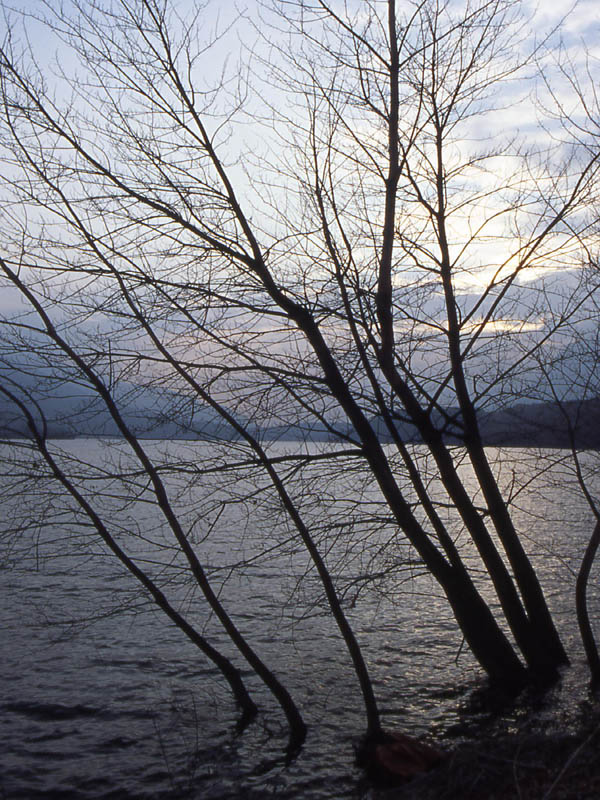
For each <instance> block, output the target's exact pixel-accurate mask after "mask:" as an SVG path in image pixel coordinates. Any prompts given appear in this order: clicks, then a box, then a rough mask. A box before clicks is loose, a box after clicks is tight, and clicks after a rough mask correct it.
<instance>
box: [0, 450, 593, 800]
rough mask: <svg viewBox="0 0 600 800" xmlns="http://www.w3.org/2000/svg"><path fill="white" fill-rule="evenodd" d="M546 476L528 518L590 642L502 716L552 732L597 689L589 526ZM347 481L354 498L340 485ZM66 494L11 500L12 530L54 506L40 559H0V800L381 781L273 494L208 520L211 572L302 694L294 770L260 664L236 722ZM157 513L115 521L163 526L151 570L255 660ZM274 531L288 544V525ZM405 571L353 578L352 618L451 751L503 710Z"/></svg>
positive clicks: (415, 719) (329, 630)
mask: <svg viewBox="0 0 600 800" xmlns="http://www.w3.org/2000/svg"><path fill="white" fill-rule="evenodd" d="M64 446H66V447H68V448H70V452H72V453H75V454H78V453H83V452H84V451H85V452H86V454H88V453H89V451H90V449H93V447H95V446H97V445H96V444H95V443H93V442H83V441H81V440H80V441H78V442H72V443H69V444H68V445H64ZM172 447H173V448H174V449H175V450H176V448H177V447H178V445H172ZM181 447H183V445H181ZM78 448H79V450H78ZM99 452H100V451H99ZM102 457H103V456H101V455H100V454H99V455H98V458H99V459H100V460H101V458H102ZM529 457H530V458H532V457H533V456H532V454H529ZM509 472H510V470H509ZM547 486H548V489H547V496H546V497H545V496H544V493H543V492H542V493H541V494H536V495H535V496H533V495H532V496H526V495H523V496H522V497H521V498H519V500H518V510H517V517H521V518H522V528H523V531H524V533H525V534H526V536H527V537H528V538H529V539H530V549H531V551H532V552H533V553H534V556H535V558H536V559H538V560H539V561H540V563H543V564H544V565H545V566H544V570H545V572H546V573H547V575H546V578H545V584H544V585H545V588H546V590H547V593H548V594H549V596H550V598H551V603H552V605H553V607H554V608H555V609H556V611H557V614H558V620H559V624H560V625H561V631H562V633H563V635H564V637H565V639H567V640H568V642H575V645H574V664H573V667H572V668H571V669H570V670H568V672H567V673H565V676H564V678H563V682H562V685H561V686H560V687H557V688H556V689H555V690H553V693H552V695H551V697H550V698H548V699H547V701H546V703H545V704H544V703H543V704H542V705H541V706H538V707H537V708H536V709H535V711H533V712H532V711H528V710H527V709H523V708H519V709H513V710H510V709H509V710H506V711H505V712H504V714H503V715H501V717H500V720H499V721H496V723H495V724H496V725H498V726H500V727H503V728H504V729H510V728H511V726H514V725H515V724H516V722H517V720H518V718H519V716H523V715H525V714H527V713H530V714H531V716H532V720H534V722H532V724H534V725H538V726H539V727H541V728H547V727H558V728H561V727H565V726H567V725H570V724H575V723H576V721H577V718H578V716H579V715H580V714H582V713H586V712H587V709H588V708H589V703H590V701H589V698H588V697H587V694H586V692H585V689H584V688H583V689H582V688H581V685H582V683H583V684H585V668H584V664H583V655H582V653H581V648H580V647H579V645H578V644H577V643H576V639H577V637H576V631H575V629H574V626H573V620H572V611H571V608H572V589H573V580H574V579H573V574H572V570H573V569H574V568H575V567H576V566H577V564H578V561H579V559H580V556H581V553H582V549H583V546H584V543H585V538H586V536H587V535H589V532H590V530H591V521H590V517H589V514H588V513H587V512H586V509H585V506H584V505H583V504H582V503H581V502H580V501H578V500H577V498H576V495H575V494H574V492H573V490H572V489H571V488H570V487H569V486H568V485H567V483H566V481H565V479H564V476H563V475H562V473H561V472H560V469H559V470H558V472H556V470H555V478H553V479H552V481H547ZM219 488H220V489H222V490H223V491H225V492H227V491H230V489H228V488H227V487H219ZM338 489H339V494H343V492H344V488H343V487H342V486H341V485H340V487H338ZM329 490H330V491H333V490H332V489H331V487H329ZM560 492H562V495H561V494H560ZM557 493H559V494H557ZM181 500H182V502H183V503H185V507H186V508H187V509H188V510H189V511H190V513H191V514H194V515H196V518H197V519H198V520H203V524H205V525H206V524H208V523H207V522H206V518H207V517H209V516H210V513H209V511H210V508H211V507H210V504H208V501H207V498H206V496H203V498H202V503H199V505H197V504H195V502H193V498H190V496H187V495H185V493H182V496H181ZM60 502H61V501H60V499H59V498H58V497H57V498H54V499H53V500H52V501H51V502H49V503H46V505H44V506H43V507H42V506H38V505H37V503H38V498H36V496H34V495H31V496H27V495H25V494H21V495H19V496H18V498H15V497H14V496H13V497H12V498H11V496H10V494H9V493H8V492H6V493H5V496H4V499H3V505H4V508H5V513H6V515H7V516H6V522H5V527H6V528H7V529H8V530H12V531H13V533H12V534H11V535H12V537H13V539H14V541H15V542H17V540H18V537H17V535H16V534H15V533H14V529H15V524H14V520H16V519H17V516H18V513H20V512H22V511H23V509H24V508H25V507H27V508H28V510H29V511H30V512H31V516H32V517H35V516H36V515H37V516H39V515H40V514H42V515H45V517H44V518H45V519H46V520H47V521H48V526H49V529H50V531H51V533H48V531H47V530H46V529H45V528H44V529H40V530H38V531H34V535H37V536H39V537H40V546H39V548H37V549H34V550H28V551H26V552H27V558H25V556H23V553H24V552H25V551H22V549H21V548H20V546H17V544H15V546H14V547H12V548H10V549H7V548H6V547H5V551H4V553H5V554H4V561H3V568H2V570H1V571H0V628H1V640H0V647H1V656H0V682H1V683H0V687H1V688H0V703H1V708H0V710H1V715H0V726H1V727H0V738H1V740H2V742H3V752H2V753H1V754H0V764H1V767H2V777H1V778H0V781H1V783H0V797H2V798H6V799H7V800H12V798H15V799H16V798H28V799H31V800H34V798H43V797H46V798H54V797H60V798H65V800H69V798H73V799H75V798H77V799H78V800H85V799H86V798H90V799H92V798H93V799H94V800H96V799H97V798H123V800H126V799H127V798H132V799H133V798H136V799H139V800H141V799H142V798H184V797H189V798H195V799H196V800H198V799H199V798H211V800H212V799H214V800H222V799H224V798H250V799H251V800H252V798H263V797H277V798H307V800H317V798H344V797H348V798H351V797H355V798H359V797H363V798H368V797H374V796H375V793H374V791H373V790H372V789H371V788H370V787H369V786H368V784H366V783H365V782H364V780H363V779H362V776H361V773H360V771H359V770H357V769H356V767H355V766H354V763H353V758H354V751H353V747H354V745H355V744H356V742H357V741H358V739H359V737H360V734H361V733H362V731H363V727H364V715H363V713H362V706H361V699H360V695H359V692H358V688H357V685H356V682H355V680H354V679H353V674H352V671H351V669H350V667H349V662H348V657H347V655H346V652H345V650H344V648H343V646H342V644H341V640H340V638H339V635H338V633H337V629H336V628H335V627H334V626H333V625H332V623H331V620H330V619H329V618H328V616H327V615H326V614H324V613H323V612H322V607H321V605H320V604H319V603H315V602H314V598H315V593H317V594H318V587H317V586H316V584H315V582H314V578H313V577H312V574H311V572H310V570H309V569H308V568H307V562H306V557H305V555H304V553H303V552H302V551H300V550H297V549H296V548H295V547H294V545H293V542H291V543H290V545H289V546H288V547H284V548H283V550H281V551H277V552H276V553H274V552H272V551H271V550H270V543H271V541H272V538H273V537H276V534H275V530H276V528H277V525H279V521H278V520H274V519H272V518H270V517H269V514H270V513H271V512H270V511H269V509H268V508H267V507H265V508H261V507H260V503H259V504H258V505H257V508H256V509H255V510H254V513H253V514H252V515H251V517H250V519H252V520H253V524H252V523H250V522H249V521H248V520H249V517H248V516H247V515H246V516H242V515H241V514H240V513H239V510H237V511H236V510H231V509H229V511H228V513H231V514H232V517H231V520H230V521H229V522H230V524H225V525H224V526H223V529H222V532H220V533H219V532H218V531H217V528H216V527H215V528H211V533H210V536H208V537H205V538H204V540H203V541H202V542H200V543H199V548H201V552H202V553H203V558H204V561H205V563H206V564H207V565H208V567H209V569H210V570H212V575H213V579H214V580H215V581H218V582H222V581H224V583H223V590H222V600H223V602H224V604H225V606H226V607H227V608H228V609H230V610H231V611H232V612H234V613H235V619H236V621H237V622H238V624H239V626H240V627H241V628H242V630H243V631H244V633H246V635H247V636H248V637H249V639H250V640H251V641H252V643H253V644H254V646H255V647H256V649H257V650H258V651H259V653H260V654H261V656H262V657H263V658H264V659H265V661H266V662H267V663H268V664H269V666H270V667H271V668H272V669H273V670H274V671H275V672H276V673H277V674H278V675H279V676H280V677H281V678H282V679H283V681H284V683H285V684H286V686H287V687H288V688H289V689H290V690H291V692H292V694H293V696H294V697H295V699H296V701H297V702H298V704H299V706H300V707H301V709H302V713H303V714H304V715H305V718H306V720H307V722H308V724H309V734H308V738H307V742H306V745H305V747H304V749H303V752H302V753H301V755H300V757H299V758H298V759H297V760H296V761H295V762H294V763H293V764H292V765H290V766H286V765H285V764H284V763H283V760H282V751H283V749H284V747H285V744H286V727H285V724H284V721H283V719H282V715H281V713H280V712H279V710H278V708H276V707H275V706H274V704H273V701H272V700H271V698H270V697H269V696H268V694H267V693H266V692H265V691H264V690H263V689H262V687H261V685H260V684H259V683H258V682H257V680H256V678H255V677H254V676H253V675H251V674H250V673H249V672H248V671H246V672H245V674H246V676H247V679H248V685H249V687H250V689H251V690H252V691H253V694H254V696H255V699H256V700H257V701H258V702H259V705H260V706H261V714H260V716H259V718H258V719H257V721H256V722H255V723H254V724H253V725H252V726H251V727H250V728H249V729H248V730H246V731H245V732H244V733H243V734H241V735H236V734H235V722H236V710H235V708H234V705H233V703H232V700H231V697H230V695H229V694H228V692H227V689H226V688H225V687H224V686H223V685H222V682H221V681H220V680H219V679H218V675H216V673H215V672H214V670H212V669H211V668H210V667H209V666H208V664H207V662H206V660H205V658H204V657H203V656H202V654H201V653H199V652H198V651H197V650H196V649H195V647H194V646H193V645H191V644H190V643H189V642H188V641H187V640H186V639H185V637H184V636H183V635H182V634H181V633H180V632H179V631H178V630H177V629H176V628H174V627H173V626H172V625H170V624H169V622H168V621H167V620H166V619H165V618H164V617H163V616H162V615H161V614H160V612H158V611H155V610H154V609H153V608H152V607H151V606H150V605H149V604H148V603H147V602H146V601H145V599H144V598H143V596H141V595H140V594H139V593H138V592H137V590H136V589H135V587H133V586H132V584H131V580H130V579H129V577H128V576H127V575H125V574H124V573H123V571H122V570H121V569H120V567H119V565H118V564H115V563H114V561H113V560H111V559H109V558H106V557H105V556H104V555H103V554H102V552H101V551H99V548H98V547H97V546H96V545H95V544H93V540H92V537H91V536H90V535H89V532H88V533H86V532H85V531H82V532H81V534H79V533H78V532H77V530H76V527H77V526H76V525H75V523H73V522H71V523H69V519H71V520H73V516H72V514H71V512H70V510H69V509H68V508H61V507H60ZM15 503H16V504H17V505H15ZM543 503H546V504H547V505H546V506H545V507H544V506H543ZM28 504H29V506H28ZM152 513H153V510H152V509H151V508H150V509H149V510H144V509H143V508H142V510H140V509H139V508H138V507H136V508H135V509H132V508H130V509H124V508H123V507H122V506H120V505H119V504H118V503H117V504H116V505H115V517H116V519H115V524H121V525H122V527H123V536H126V535H128V534H129V533H131V532H132V531H133V530H134V528H135V525H136V524H138V525H139V531H141V532H142V533H143V534H145V538H146V539H147V540H146V541H145V540H144V539H141V540H138V544H137V546H138V548H139V550H138V555H139V556H140V557H144V558H146V559H147V565H148V569H149V570H155V571H156V574H159V573H160V572H161V570H162V571H163V572H164V574H165V575H166V576H167V579H168V581H169V584H168V585H169V586H170V589H171V591H172V592H173V596H174V597H176V598H177V602H178V604H179V606H180V607H182V608H185V609H186V612H187V613H188V614H189V615H190V616H191V618H192V619H193V620H194V622H195V624H196V625H198V626H199V627H201V628H202V629H203V630H205V631H206V632H207V633H209V634H210V635H211V636H212V637H216V638H215V639H214V641H216V642H218V643H219V645H220V646H221V647H222V649H223V650H224V651H225V652H227V653H228V655H230V657H231V658H232V659H233V660H235V662H236V663H237V664H239V665H240V666H242V664H241V660H240V659H239V658H238V657H237V656H236V654H235V653H234V652H233V651H232V650H231V648H230V647H229V645H228V644H227V642H226V641H225V640H224V639H223V637H222V636H221V634H220V633H219V632H218V630H217V628H216V627H215V625H214V621H213V620H211V618H210V616H209V615H208V614H207V612H206V610H205V607H204V604H203V603H202V602H201V601H200V599H199V598H198V597H197V596H196V594H195V593H194V591H193V590H192V589H191V588H190V586H189V583H188V582H187V581H186V580H185V573H184V571H182V570H181V568H180V564H178V562H177V559H176V558H175V557H174V555H173V554H172V553H171V551H170V550H168V549H164V550H160V548H159V549H158V550H157V546H156V542H157V541H158V539H157V537H158V535H159V534H158V532H157V531H158V529H157V530H154V528H153V525H152V521H151V514H152ZM69 515H71V516H70V517H69ZM147 515H150V516H147ZM11 520H12V521H11ZM220 522H221V523H222V522H223V518H221V519H220ZM225 522H227V520H225ZM190 524H191V523H190ZM198 524H199V523H198ZM72 529H73V530H72ZM67 533H68V534H69V535H70V539H69V541H68V542H67V541H66V540H65V538H64V537H65V535H66V534H67ZM27 536H31V534H30V533H28V534H27ZM278 536H279V538H280V540H281V539H282V538H283V539H285V531H283V530H282V529H281V527H280V528H279V534H278ZM382 536H383V534H382ZM73 537H74V538H73ZM351 538H352V536H351V535H350V534H349V533H348V532H346V534H345V537H344V550H343V552H342V551H341V550H340V549H339V548H340V546H341V545H340V542H339V541H338V540H335V541H333V542H332V545H331V549H330V555H329V558H330V563H332V564H333V565H334V568H335V569H334V571H335V570H338V573H339V574H336V577H337V578H338V581H340V582H342V580H343V581H346V580H351V578H352V575H354V576H355V577H360V574H361V570H365V569H367V567H368V566H369V564H367V562H366V561H364V562H363V561H361V559H363V560H364V559H367V560H368V559H370V558H371V556H372V554H373V553H375V552H378V550H379V549H380V548H381V544H382V541H383V539H382V538H378V537H377V536H375V537H374V539H373V541H371V542H369V546H368V548H366V549H367V550H369V548H370V549H371V550H372V551H373V552H372V553H371V555H369V553H367V555H365V552H364V551H365V547H364V542H363V546H362V547H359V546H358V543H356V542H354V543H353V544H352V543H351V544H349V540H350V539H351ZM7 541H8V540H7ZM67 544H68V545H69V546H68V547H67V546H66V545H67ZM336 548H337V550H336ZM267 550H268V551H269V555H268V557H266V556H264V553H265V551H267ZM65 553H68V555H65ZM157 553H159V554H160V553H162V557H163V559H164V560H163V563H162V565H161V564H159V563H157V562H158V561H159V557H158V555H157ZM385 553H386V555H385V558H386V559H388V561H389V559H391V560H392V561H393V559H394V558H396V559H397V560H398V562H400V561H402V560H406V559H407V558H408V556H409V554H408V553H407V552H405V551H403V550H402V549H401V548H399V549H398V550H397V551H394V553H392V554H391V555H390V553H389V547H388V548H387V549H386V551H385ZM549 553H551V555H549ZM32 554H35V560H32V558H33V555H32ZM259 555H260V557H259ZM241 562H244V567H243V569H241V568H238V569H237V570H236V572H235V573H231V572H229V571H228V570H227V569H226V567H228V566H231V565H233V564H238V565H239V564H240V563H241ZM369 563H371V562H369ZM385 563H387V562H385ZM165 564H168V565H169V566H165ZM343 565H345V566H343ZM343 569H347V571H348V574H345V575H344V574H342V572H343ZM409 573H410V568H409V566H407V567H405V568H402V569H397V570H395V572H393V574H394V579H393V582H392V581H391V579H390V580H387V579H385V580H384V579H382V580H381V581H380V582H379V583H378V591H377V592H372V593H359V594H358V595H356V593H355V594H352V592H351V591H349V592H348V595H347V599H348V607H349V613H350V616H351V621H352V623H353V625H354V628H355V631H356V633H357V636H358V638H359V641H360V642H361V644H362V645H363V648H364V652H365V656H366V658H367V660H368V662H369V666H370V669H371V670H372V674H373V679H374V683H375V687H376V691H377V695H378V697H379V699H380V703H381V708H382V712H383V716H384V721H385V725H386V726H388V727H390V728H400V729H402V730H404V731H406V732H408V733H411V734H415V735H420V734H425V735H429V736H432V737H434V738H435V739H437V740H438V741H441V742H442V743H445V745H446V746H452V743H453V742H456V741H457V740H460V739H461V737H465V736H468V735H469V733H470V732H473V731H474V730H476V729H477V726H478V725H483V724H484V723H485V722H486V719H487V713H486V712H485V711H481V710H479V711H478V710H477V708H476V706H475V705H474V704H473V703H472V702H471V697H472V692H473V689H474V688H476V687H477V686H478V685H479V683H478V682H479V680H480V673H479V672H478V670H477V669H476V668H475V665H474V664H473V662H472V660H471V658H470V656H469V654H468V653H467V652H466V650H465V649H463V648H462V646H461V638H460V636H459V635H458V634H457V632H456V630H455V626H454V624H453V621H452V619H451V617H450V615H449V613H448V609H447V608H446V605H445V603H444V601H443V599H442V598H440V596H439V591H438V590H437V589H436V587H435V586H434V585H433V584H432V582H431V580H430V579H429V578H428V577H427V576H420V575H419V574H414V575H413V579H412V580H410V581H409V580H407V577H408V575H409ZM594 581H595V582H597V579H596V578H594ZM354 585H355V586H359V585H360V581H358V580H357V582H356V583H355V584H354Z"/></svg>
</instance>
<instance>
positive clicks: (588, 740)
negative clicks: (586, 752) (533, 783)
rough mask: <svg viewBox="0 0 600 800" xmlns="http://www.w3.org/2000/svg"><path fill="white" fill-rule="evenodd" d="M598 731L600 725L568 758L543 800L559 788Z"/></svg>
mask: <svg viewBox="0 0 600 800" xmlns="http://www.w3.org/2000/svg"><path fill="white" fill-rule="evenodd" d="M598 731H600V725H597V726H596V727H595V728H594V730H593V731H592V732H591V733H590V735H589V736H588V737H587V739H585V740H584V741H583V742H582V743H581V744H580V745H579V747H576V748H575V750H574V751H573V752H572V753H571V755H570V756H569V758H568V759H567V760H566V762H565V763H564V765H563V767H562V769H561V770H560V772H559V773H558V775H557V776H556V778H555V779H554V781H553V783H552V785H551V786H550V788H549V789H548V791H547V792H546V794H545V795H544V796H543V798H542V800H548V798H549V797H550V795H551V794H552V792H553V791H554V790H555V789H556V787H557V786H558V784H559V783H560V780H561V779H562V777H563V776H564V774H565V772H566V771H567V770H568V769H569V767H570V766H571V764H572V763H573V761H575V759H576V758H577V756H578V755H579V753H580V752H581V751H582V750H583V748H584V747H586V746H587V745H588V744H589V743H590V742H591V741H592V739H593V738H594V736H595V735H596V734H597V733H598Z"/></svg>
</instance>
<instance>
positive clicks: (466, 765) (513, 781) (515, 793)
mask: <svg viewBox="0 0 600 800" xmlns="http://www.w3.org/2000/svg"><path fill="white" fill-rule="evenodd" d="M599 741H600V722H599V721H598V719H597V718H595V719H594V720H593V722H592V723H588V724H586V725H585V726H583V727H582V728H581V729H580V730H579V731H577V732H573V733H566V734H559V733H553V734H547V735H544V734H541V733H527V732H518V733H506V734H503V735H489V736H483V737H478V738H477V740H476V741H471V742H468V743H466V744H463V745H460V746H458V747H456V748H455V749H454V750H452V751H449V752H448V757H447V758H446V759H445V760H444V761H443V762H442V763H441V764H440V765H439V766H437V767H435V768H434V769H432V770H431V771H429V772H424V773H422V774H420V775H418V776H416V777H414V778H412V779H411V780H410V781H409V782H407V783H404V784H402V785H397V786H393V787H387V788H386V787H381V788H379V789H378V790H377V793H376V797H377V800H414V799H415V798H419V800H455V798H458V797H460V798H461V800H509V798H510V800H512V799H513V798H519V800H593V799H594V798H598V797H600V748H598V742H599Z"/></svg>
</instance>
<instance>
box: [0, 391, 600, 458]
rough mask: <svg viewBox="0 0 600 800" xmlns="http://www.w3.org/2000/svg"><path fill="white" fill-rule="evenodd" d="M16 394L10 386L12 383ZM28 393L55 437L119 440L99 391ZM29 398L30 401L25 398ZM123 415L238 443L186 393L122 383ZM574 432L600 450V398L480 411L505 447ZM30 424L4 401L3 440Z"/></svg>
mask: <svg viewBox="0 0 600 800" xmlns="http://www.w3.org/2000/svg"><path fill="white" fill-rule="evenodd" d="M7 386H9V388H10V384H7ZM24 389H25V390H26V391H29V392H30V394H31V395H32V396H34V397H35V399H36V400H37V402H38V403H39V405H40V407H41V409H42V410H43V413H44V416H45V417H46V421H47V424H48V435H49V437H51V438H77V437H96V436H107V437H111V436H112V437H118V436H120V433H119V429H118V427H117V425H116V423H115V422H114V420H113V419H112V418H111V416H110V414H109V412H108V411H107V409H106V408H105V406H104V404H103V402H102V401H101V399H100V398H99V397H97V396H96V395H95V394H94V392H93V390H92V389H90V388H86V387H81V386H74V385H72V384H64V385H62V386H61V385H57V386H56V387H54V389H53V392H52V395H51V396H50V395H48V396H42V395H40V393H39V392H38V391H35V387H34V383H33V382H31V383H30V385H29V386H25V387H24ZM22 396H23V397H24V395H22ZM116 399H117V400H118V402H119V406H120V408H121V413H122V416H123V418H124V420H125V422H126V423H127V425H128V426H129V427H130V428H131V430H132V431H133V432H134V433H135V434H136V435H137V436H139V437H140V438H146V439H182V440H194V439H198V440H203V439H206V440H211V439H213V440H214V439H219V440H224V441H235V440H237V439H239V435H238V434H237V432H236V431H235V430H234V429H233V428H232V427H231V426H229V425H228V424H227V423H226V422H225V421H224V420H223V419H222V418H221V417H220V416H219V414H218V413H217V412H216V411H214V410H213V409H212V408H210V407H209V406H206V405H204V406H200V405H198V406H194V407H192V406H190V403H189V401H188V400H187V399H186V398H185V397H183V396H182V395H181V396H180V395H177V394H176V393H175V392H172V391H168V390H165V391H161V390H159V389H156V388H144V389H141V388H140V387H137V386H132V385H131V386H128V385H126V384H124V385H122V386H121V388H120V389H119V391H118V394H117V398H116ZM566 417H568V419H569V420H570V422H571V424H572V428H573V436H574V442H575V445H576V446H577V447H578V448H580V449H592V450H600V397H596V398H592V399H589V400H583V401H575V400H573V401H569V402H566V403H563V404H562V405H561V406H559V405H558V404H556V403H551V402H549V403H532V402H521V403H516V404H515V405H513V406H509V407H506V408H502V409H499V410H495V411H491V412H486V413H482V414H480V416H479V424H480V430H481V435H482V438H483V441H484V444H486V445H489V446H492V445H495V446H505V447H517V446H519V447H555V448H565V447H570V446H571V436H570V433H569V426H568V424H567V419H566ZM240 423H241V424H243V425H245V426H246V427H247V428H248V429H249V430H250V431H251V432H252V433H254V434H256V435H258V436H260V438H261V439H263V440H270V441H336V440H337V441H339V439H340V438H341V437H342V436H343V435H344V434H345V433H349V429H348V428H347V426H346V424H345V423H341V422H338V424H337V425H335V426H334V427H335V428H336V429H337V430H339V432H340V436H336V434H335V433H333V432H331V430H330V429H328V427H327V426H326V425H325V424H323V423H320V424H314V422H311V421H310V420H309V419H307V420H304V421H301V422H299V423H298V424H297V425H285V424H280V425H271V426H267V427H265V428H261V427H260V425H257V424H255V423H253V422H252V421H251V420H248V419H244V418H241V419H240ZM371 424H372V426H373V427H374V429H375V431H376V432H377V434H378V436H379V438H380V440H381V441H382V442H389V441H391V438H392V437H391V436H390V433H389V431H388V430H387V427H386V425H385V424H384V422H383V420H382V419H381V418H380V417H375V418H372V419H371ZM397 429H398V432H399V434H400V436H401V437H402V439H403V441H405V442H414V443H417V442H419V441H420V437H419V435H418V432H417V430H416V428H415V426H414V425H412V424H411V423H408V422H398V423H397ZM28 436H29V431H28V429H27V424H26V421H25V418H24V417H23V415H22V414H21V412H20V411H19V409H18V408H17V407H16V406H15V404H14V403H12V402H11V401H10V400H9V399H8V398H6V397H4V396H2V395H0V437H1V438H4V439H6V438H21V437H28ZM446 439H447V441H448V442H449V443H456V444H460V441H461V438H460V434H459V433H457V429H454V431H452V432H449V433H448V434H447V436H446Z"/></svg>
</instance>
